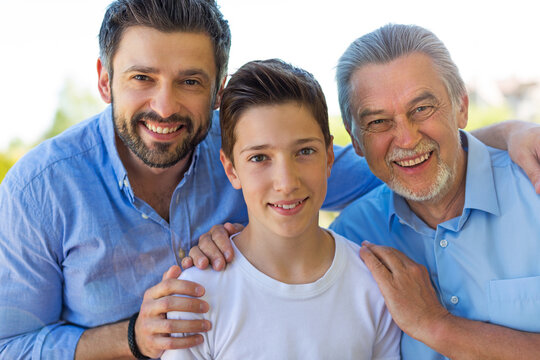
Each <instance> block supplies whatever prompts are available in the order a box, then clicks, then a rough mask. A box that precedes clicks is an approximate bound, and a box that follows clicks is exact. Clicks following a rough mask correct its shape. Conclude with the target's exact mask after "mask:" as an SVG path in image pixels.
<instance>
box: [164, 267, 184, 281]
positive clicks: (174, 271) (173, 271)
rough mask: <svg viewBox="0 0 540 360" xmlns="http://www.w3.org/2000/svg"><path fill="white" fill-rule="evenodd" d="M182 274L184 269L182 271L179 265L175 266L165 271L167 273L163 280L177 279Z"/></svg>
mask: <svg viewBox="0 0 540 360" xmlns="http://www.w3.org/2000/svg"><path fill="white" fill-rule="evenodd" d="M181 273H182V269H180V266H178V265H173V266H171V267H170V268H169V270H167V271H165V273H163V279H162V280H167V279H176V278H178V277H179V276H180V274H181Z"/></svg>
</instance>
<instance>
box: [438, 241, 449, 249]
mask: <svg viewBox="0 0 540 360" xmlns="http://www.w3.org/2000/svg"><path fill="white" fill-rule="evenodd" d="M439 245H441V247H442V248H445V247H447V246H448V241H446V240H444V239H443V240H441V242H440V243H439Z"/></svg>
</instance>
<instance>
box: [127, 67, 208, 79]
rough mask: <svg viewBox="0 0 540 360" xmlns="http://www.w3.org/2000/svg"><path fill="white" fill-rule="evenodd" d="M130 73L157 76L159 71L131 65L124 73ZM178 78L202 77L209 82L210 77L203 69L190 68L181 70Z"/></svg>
mask: <svg viewBox="0 0 540 360" xmlns="http://www.w3.org/2000/svg"><path fill="white" fill-rule="evenodd" d="M130 72H140V73H143V74H158V73H159V70H158V69H157V68H154V67H151V66H141V65H133V66H130V67H128V68H127V69H126V70H125V71H124V73H130ZM177 74H178V76H180V77H182V76H194V75H197V76H202V77H203V78H204V79H205V80H207V81H208V80H210V76H208V74H207V73H206V71H204V70H203V69H199V68H191V69H186V70H181V71H179V72H178V73H177Z"/></svg>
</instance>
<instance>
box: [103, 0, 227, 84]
mask: <svg viewBox="0 0 540 360" xmlns="http://www.w3.org/2000/svg"><path fill="white" fill-rule="evenodd" d="M137 25H139V26H148V27H151V28H154V29H156V30H159V31H162V32H174V31H184V32H193V33H198V32H199V33H205V34H207V35H209V36H210V38H211V40H212V44H213V46H214V61H215V63H216V70H217V79H216V91H217V89H219V83H220V81H221V79H223V77H224V76H226V74H227V64H228V61H229V50H230V48H231V33H230V30H229V24H228V23H227V20H225V19H224V18H223V14H222V13H221V12H220V11H219V9H218V7H217V4H216V2H215V0H115V1H114V2H112V3H111V4H110V5H109V7H108V8H107V11H106V13H105V16H104V18H103V22H102V23H101V29H100V31H99V52H100V54H99V56H100V58H101V62H102V63H103V65H104V66H105V68H106V69H107V70H108V71H109V75H110V78H111V80H112V76H113V69H112V59H113V57H114V55H115V53H116V51H117V49H118V45H119V43H120V40H121V39H122V35H123V33H124V31H125V30H126V29H127V28H128V27H130V26H137Z"/></svg>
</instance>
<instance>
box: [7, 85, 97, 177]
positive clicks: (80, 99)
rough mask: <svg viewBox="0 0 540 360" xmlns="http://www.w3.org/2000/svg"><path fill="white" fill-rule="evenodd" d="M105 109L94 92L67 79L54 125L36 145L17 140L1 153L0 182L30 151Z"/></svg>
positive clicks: (59, 100)
mask: <svg viewBox="0 0 540 360" xmlns="http://www.w3.org/2000/svg"><path fill="white" fill-rule="evenodd" d="M104 108H105V104H104V103H103V102H102V101H101V100H100V99H99V98H98V97H96V96H95V95H94V92H93V91H90V90H89V89H87V88H83V87H81V86H79V85H78V84H77V83H76V82H75V81H74V80H73V79H67V80H66V81H65V84H64V86H63V88H62V90H61V91H60V94H59V95H58V107H57V110H56V113H55V115H54V119H53V122H52V125H51V126H50V128H49V129H47V130H46V131H45V133H44V134H43V135H42V136H40V137H39V139H38V141H37V142H36V143H34V144H30V145H29V144H24V143H22V142H21V141H20V140H18V139H15V140H13V141H12V142H11V143H10V146H9V148H8V150H7V151H6V152H4V153H0V182H1V181H2V180H3V179H4V176H5V175H6V173H7V172H8V170H9V169H10V168H11V166H13V164H14V163H15V162H16V161H17V160H18V159H19V158H20V157H21V156H23V155H24V154H25V153H26V152H27V151H28V150H30V149H31V148H33V147H34V146H36V145H37V144H39V143H40V142H42V141H43V140H46V139H48V138H51V137H53V136H56V135H58V134H60V133H61V132H62V131H64V130H65V129H67V128H68V127H70V126H72V125H74V124H76V123H78V122H79V121H81V120H83V119H86V118H88V117H90V116H92V115H94V114H97V113H98V112H100V111H102V110H103V109H104Z"/></svg>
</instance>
